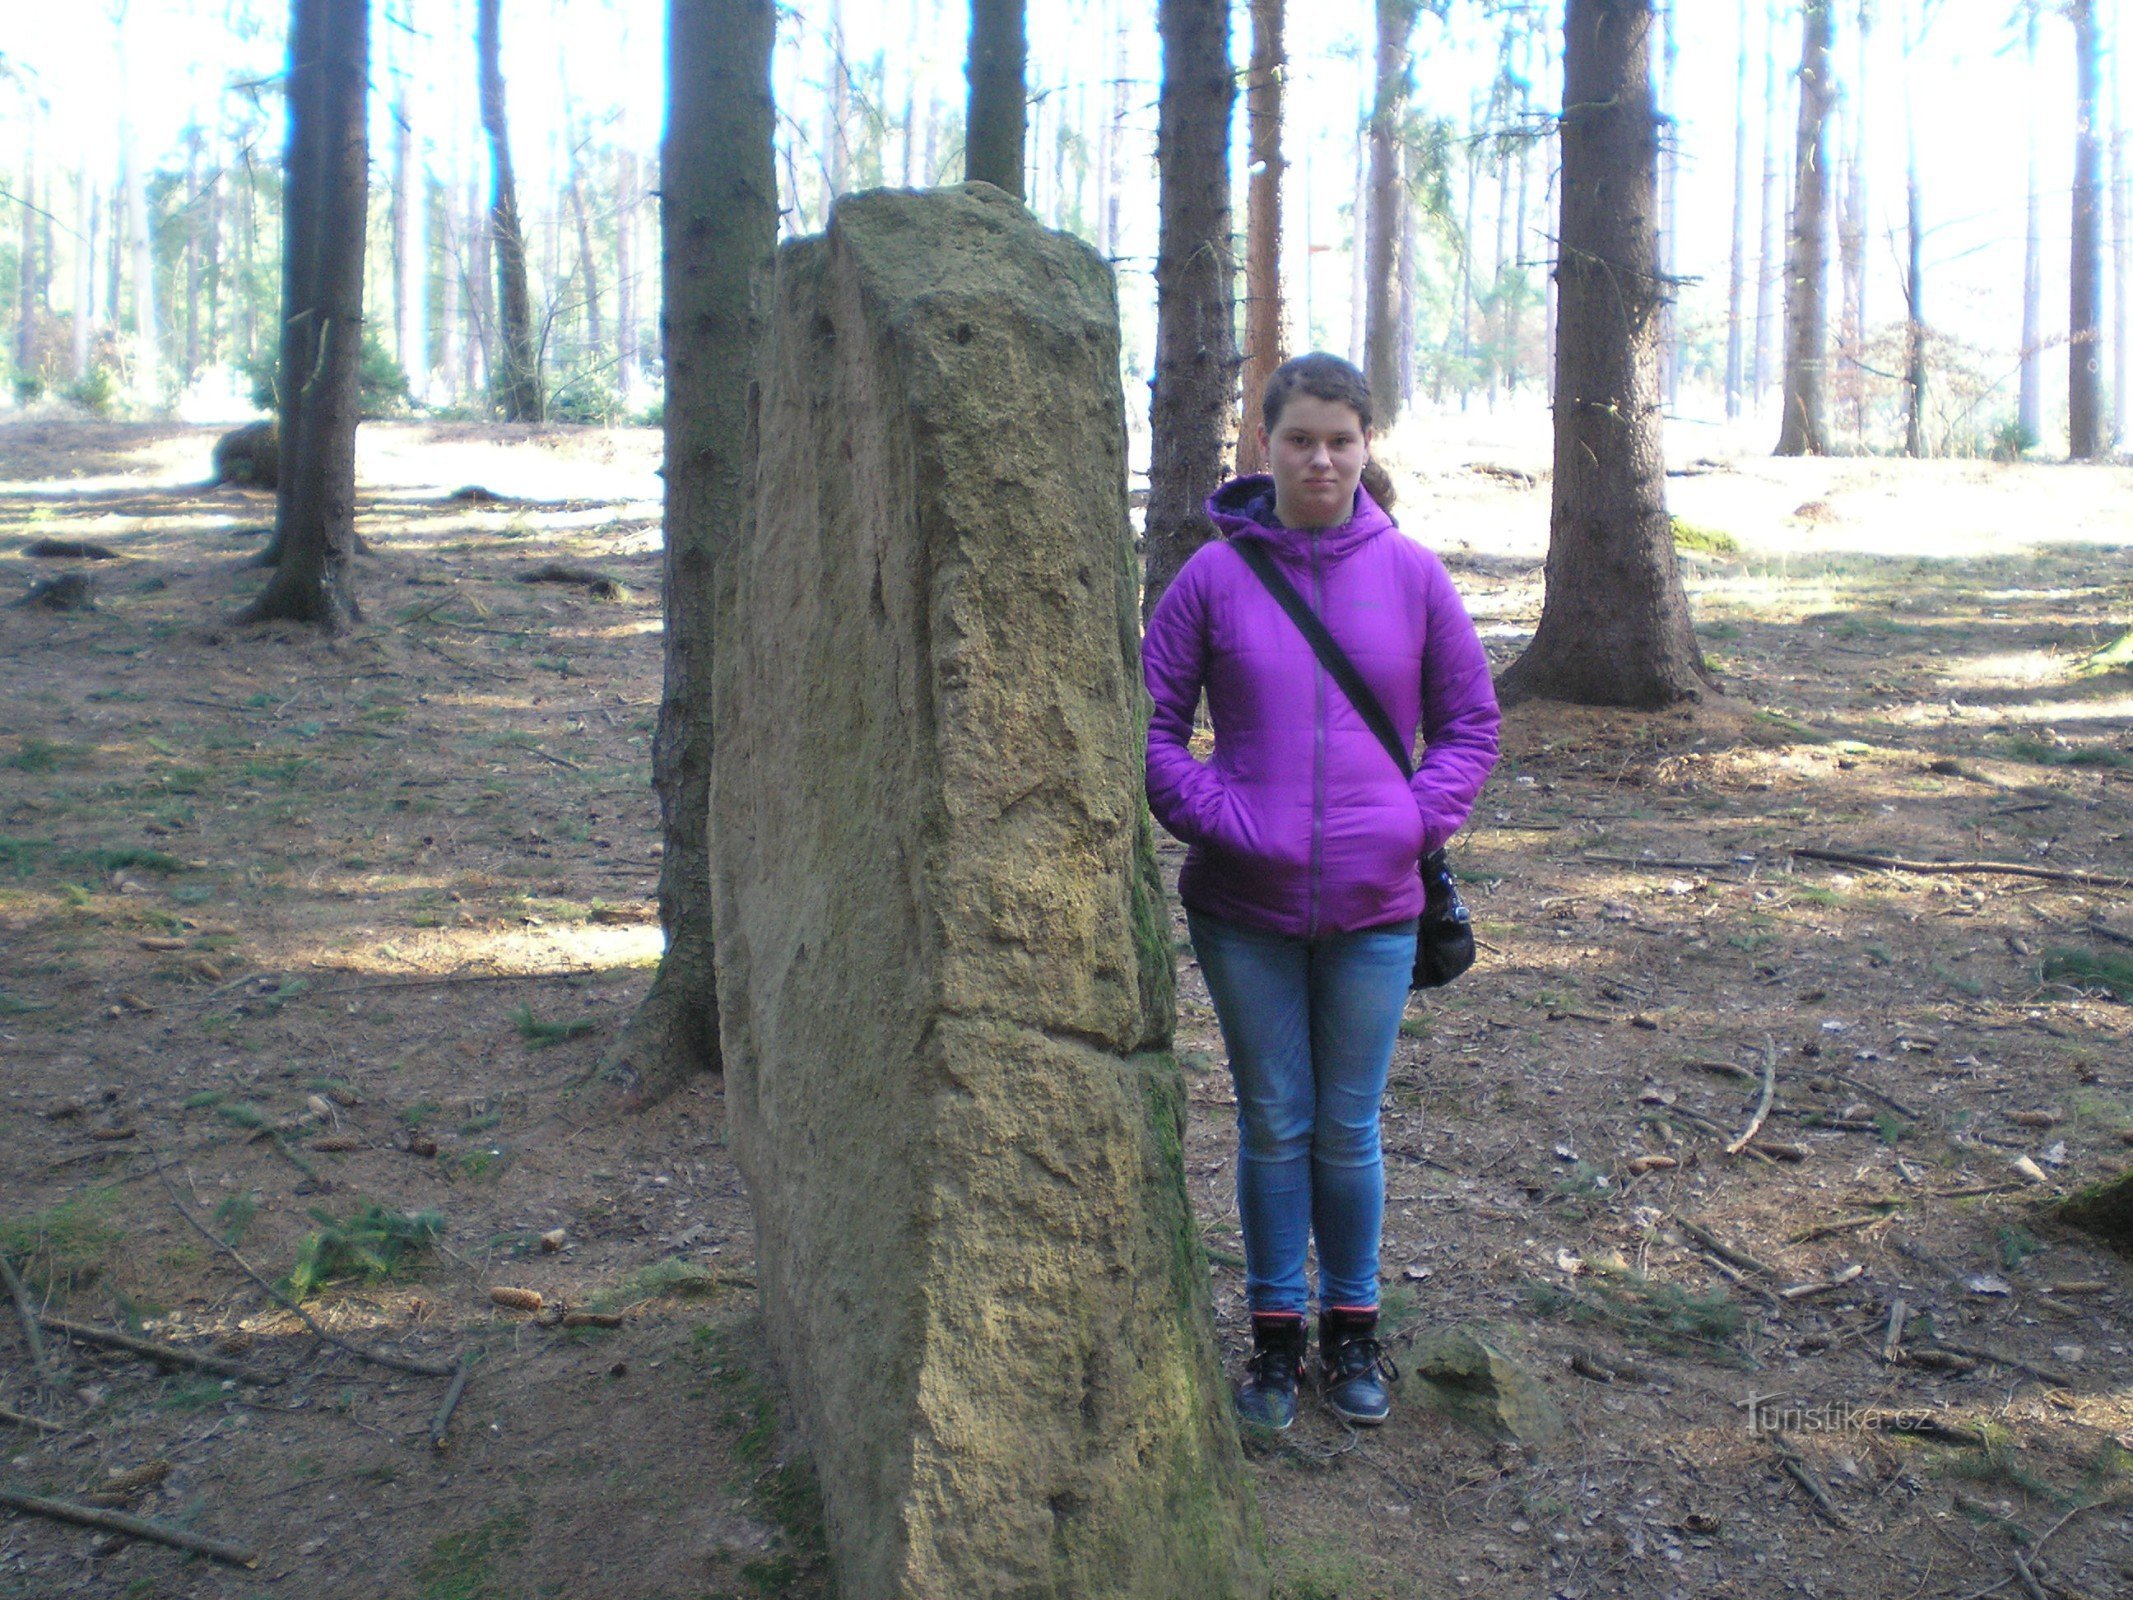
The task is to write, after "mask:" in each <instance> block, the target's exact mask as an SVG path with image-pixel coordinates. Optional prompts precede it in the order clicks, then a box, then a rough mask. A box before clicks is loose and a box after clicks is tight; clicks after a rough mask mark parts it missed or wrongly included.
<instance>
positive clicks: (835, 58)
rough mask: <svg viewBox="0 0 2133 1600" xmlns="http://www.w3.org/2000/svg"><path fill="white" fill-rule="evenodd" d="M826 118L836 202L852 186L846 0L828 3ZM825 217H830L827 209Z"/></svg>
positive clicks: (827, 161)
mask: <svg viewBox="0 0 2133 1600" xmlns="http://www.w3.org/2000/svg"><path fill="white" fill-rule="evenodd" d="M823 115H824V117H825V119H826V120H825V122H824V125H823V129H822V162H823V166H824V168H825V169H826V170H827V172H828V174H829V197H830V199H831V200H835V199H836V198H837V196H839V195H840V194H843V193H844V191H845V190H847V189H849V188H850V187H851V186H852V178H851V170H852V69H851V66H850V64H849V63H848V62H847V61H846V60H845V59H844V0H829V93H828V94H827V95H826V96H824V108H823ZM823 215H824V216H825V217H827V216H828V215H829V208H828V207H827V206H825V207H824V208H823Z"/></svg>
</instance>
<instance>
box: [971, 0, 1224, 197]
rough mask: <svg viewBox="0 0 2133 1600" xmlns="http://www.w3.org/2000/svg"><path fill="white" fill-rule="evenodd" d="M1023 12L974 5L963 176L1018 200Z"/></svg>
mask: <svg viewBox="0 0 2133 1600" xmlns="http://www.w3.org/2000/svg"><path fill="white" fill-rule="evenodd" d="M1022 7H1023V0H971V7H970V53H969V55H968V56H967V58H966V59H965V61H964V64H963V72H964V75H965V77H966V79H967V80H968V82H969V85H970V98H969V100H968V102H967V105H966V109H965V111H964V114H963V176H964V177H965V178H966V179H968V180H969V181H970V182H972V183H989V184H992V185H993V186H994V187H996V188H1000V189H1005V190H1006V191H1007V192H1008V193H1009V194H1011V195H1013V196H1014V197H1015V198H1016V199H1017V200H1020V199H1021V198H1022V197H1023V195H1024V193H1025V192H1026V191H1025V188H1024V183H1023V177H1024V174H1023V164H1024V159H1025V158H1024V155H1023V143H1024V140H1025V139H1026V137H1027V135H1028V132H1029V106H1028V102H1027V101H1026V100H1025V98H1024V96H1023V92H1022V83H1023V73H1024V68H1025V66H1026V65H1027V60H1028V56H1029V38H1028V35H1027V33H1026V32H1025V30H1024V19H1023V12H1022ZM1226 103H1227V101H1226V100H1225V104H1226ZM1225 181H1226V179H1225Z"/></svg>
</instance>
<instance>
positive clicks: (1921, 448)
mask: <svg viewBox="0 0 2133 1600" xmlns="http://www.w3.org/2000/svg"><path fill="white" fill-rule="evenodd" d="M1904 120H1905V122H1906V123H1907V124H1909V123H1911V119H1910V118H1909V117H1906V118H1905V119H1904ZM1904 143H1905V159H1904V178H1903V208H1904V222H1905V235H1906V238H1907V240H1908V244H1909V249H1908V253H1907V255H1906V258H1905V266H1904V277H1903V297H1904V312H1903V315H1904V341H1903V348H1904V359H1903V390H1904V404H1903V453H1904V454H1905V455H1907V456H1911V457H1914V458H1916V457H1919V456H1923V455H1924V454H1925V453H1926V310H1925V306H1926V229H1925V217H1924V211H1925V202H1924V197H1923V196H1922V194H1921V193H1920V184H1919V174H1918V133H1917V129H1916V126H1915V125H1912V126H1911V127H1910V128H1909V129H1908V131H1907V132H1906V133H1905V135H1904Z"/></svg>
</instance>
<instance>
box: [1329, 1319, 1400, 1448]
mask: <svg viewBox="0 0 2133 1600" xmlns="http://www.w3.org/2000/svg"><path fill="white" fill-rule="evenodd" d="M1377 1335H1378V1314H1377V1312H1376V1311H1375V1310H1371V1311H1346V1310H1340V1309H1337V1308H1329V1309H1328V1310H1327V1311H1326V1312H1325V1313H1324V1314H1323V1315H1321V1316H1320V1318H1319V1323H1318V1373H1319V1392H1320V1393H1321V1394H1322V1395H1323V1396H1324V1398H1325V1402H1326V1404H1327V1405H1328V1406H1329V1407H1330V1408H1331V1409H1332V1411H1333V1414H1334V1415H1335V1416H1337V1417H1339V1418H1340V1419H1341V1420H1342V1421H1343V1422H1346V1423H1351V1424H1353V1425H1354V1426H1355V1427H1358V1428H1375V1427H1376V1426H1377V1425H1378V1424H1379V1423H1381V1422H1383V1421H1384V1420H1385V1418H1386V1417H1387V1416H1389V1415H1390V1414H1391V1412H1392V1396H1391V1394H1389V1393H1388V1392H1387V1390H1386V1387H1385V1386H1386V1384H1387V1383H1397V1382H1398V1381H1399V1377H1400V1373H1399V1369H1398V1368H1396V1367H1394V1366H1393V1364H1392V1357H1390V1356H1388V1355H1387V1354H1386V1353H1385V1347H1384V1346H1383V1345H1381V1344H1380V1343H1378V1336H1377Z"/></svg>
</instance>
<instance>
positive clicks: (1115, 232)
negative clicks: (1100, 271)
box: [1104, 0, 1132, 256]
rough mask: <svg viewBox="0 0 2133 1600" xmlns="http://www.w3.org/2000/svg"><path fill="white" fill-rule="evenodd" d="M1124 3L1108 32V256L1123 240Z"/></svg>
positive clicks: (1116, 251)
mask: <svg viewBox="0 0 2133 1600" xmlns="http://www.w3.org/2000/svg"><path fill="white" fill-rule="evenodd" d="M1126 3H1127V0H1119V4H1118V17H1117V22H1116V26H1115V27H1114V28H1113V30H1112V47H1111V154H1110V165H1109V168H1108V171H1109V174H1110V176H1109V178H1108V180H1107V181H1106V182H1105V185H1104V189H1105V200H1104V240H1105V254H1106V255H1108V256H1118V255H1120V254H1122V253H1123V247H1122V246H1121V244H1120V243H1119V241H1120V240H1121V239H1122V238H1123V237H1124V235H1123V234H1122V233H1121V231H1120V223H1121V221H1122V217H1121V214H1120V213H1121V210H1122V208H1123V207H1124V205H1125V195H1126V116H1127V114H1128V112H1129V111H1130V110H1131V108H1132V102H1131V101H1130V99H1129V98H1128V82H1127V60H1128V58H1127V54H1126V51H1127V45H1128V42H1129V35H1128V33H1127V28H1126Z"/></svg>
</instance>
